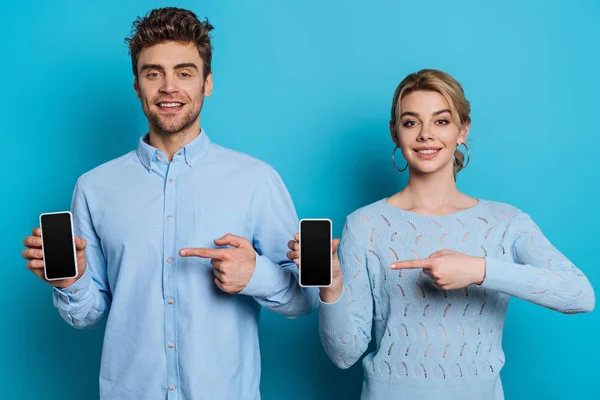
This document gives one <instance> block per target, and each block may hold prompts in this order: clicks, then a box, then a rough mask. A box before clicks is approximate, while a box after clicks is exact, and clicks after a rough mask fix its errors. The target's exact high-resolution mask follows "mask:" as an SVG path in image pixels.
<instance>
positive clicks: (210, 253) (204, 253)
mask: <svg viewBox="0 0 600 400" xmlns="http://www.w3.org/2000/svg"><path fill="white" fill-rule="evenodd" d="M226 250H227V249H207V248H203V247H202V248H197V249H195V248H191V249H181V250H179V255H180V256H182V257H200V258H214V259H217V260H222V259H223V256H224V254H225V251H226Z"/></svg>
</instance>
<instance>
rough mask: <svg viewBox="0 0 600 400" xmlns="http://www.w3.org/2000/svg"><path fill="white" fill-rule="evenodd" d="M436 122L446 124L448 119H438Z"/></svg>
mask: <svg viewBox="0 0 600 400" xmlns="http://www.w3.org/2000/svg"><path fill="white" fill-rule="evenodd" d="M437 123H438V125H448V124H449V123H450V121H448V120H447V119H438V120H437Z"/></svg>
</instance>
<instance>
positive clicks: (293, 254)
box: [286, 251, 298, 260]
mask: <svg viewBox="0 0 600 400" xmlns="http://www.w3.org/2000/svg"><path fill="white" fill-rule="evenodd" d="M286 255H287V258H288V259H289V260H294V259H297V258H298V252H297V251H288V252H287V254H286Z"/></svg>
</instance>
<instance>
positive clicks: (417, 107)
mask: <svg viewBox="0 0 600 400" xmlns="http://www.w3.org/2000/svg"><path fill="white" fill-rule="evenodd" d="M400 110H401V114H400V116H399V117H398V121H397V123H396V126H395V127H394V126H392V125H390V131H391V134H392V139H393V140H394V142H395V143H396V145H397V146H398V147H399V148H400V150H401V151H402V155H403V156H404V159H405V160H406V161H407V162H408V165H409V166H410V168H411V169H412V170H413V171H418V172H422V173H432V172H436V171H438V170H440V169H443V168H450V169H451V168H452V163H453V156H454V151H455V150H456V146H457V145H458V144H462V143H464V142H465V141H466V138H467V135H468V133H469V123H466V124H464V125H463V126H462V127H460V126H458V125H457V123H458V122H457V121H456V120H457V119H458V118H452V114H451V111H450V105H449V104H448V101H447V100H446V98H445V97H444V96H443V95H442V94H441V93H439V92H433V91H415V92H412V93H410V94H408V95H406V96H404V98H403V99H402V100H401V103H400Z"/></svg>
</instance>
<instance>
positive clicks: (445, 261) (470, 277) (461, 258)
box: [390, 250, 485, 290]
mask: <svg viewBox="0 0 600 400" xmlns="http://www.w3.org/2000/svg"><path fill="white" fill-rule="evenodd" d="M390 268H391V269H418V268H421V269H423V272H424V273H425V274H427V275H429V276H430V277H431V280H432V281H433V284H434V285H435V286H436V287H437V288H439V289H443V290H453V289H462V288H464V287H467V286H469V285H472V284H477V285H480V284H481V283H483V281H484V279H485V258H483V257H473V256H468V255H466V254H463V253H459V252H456V251H452V250H441V251H437V252H435V253H433V254H431V255H430V256H429V258H425V259H421V260H408V261H400V262H395V263H393V264H392V265H390Z"/></svg>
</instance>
